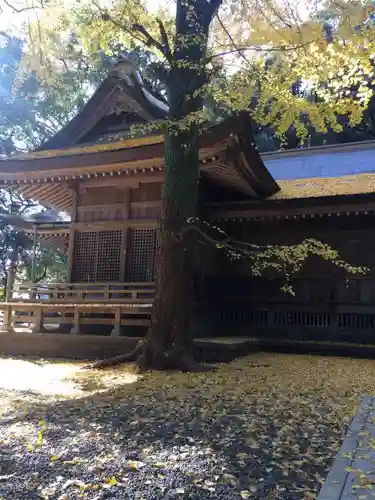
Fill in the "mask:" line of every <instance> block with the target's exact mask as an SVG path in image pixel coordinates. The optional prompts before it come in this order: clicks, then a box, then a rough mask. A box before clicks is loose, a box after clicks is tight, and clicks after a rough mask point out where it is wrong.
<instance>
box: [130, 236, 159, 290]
mask: <svg viewBox="0 0 375 500" xmlns="http://www.w3.org/2000/svg"><path fill="white" fill-rule="evenodd" d="M129 236H130V237H129V246H128V251H129V259H128V266H127V275H128V277H127V279H129V281H153V280H154V279H155V272H156V269H155V256H156V251H157V246H158V238H157V231H156V229H132V230H131V231H130V235H129Z"/></svg>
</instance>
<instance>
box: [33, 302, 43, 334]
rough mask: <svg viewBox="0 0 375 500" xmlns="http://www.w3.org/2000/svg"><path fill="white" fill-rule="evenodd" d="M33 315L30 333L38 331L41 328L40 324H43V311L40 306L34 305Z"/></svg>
mask: <svg viewBox="0 0 375 500" xmlns="http://www.w3.org/2000/svg"><path fill="white" fill-rule="evenodd" d="M33 316H34V317H35V319H34V326H33V328H32V333H40V332H41V330H42V325H43V312H42V308H41V307H36V308H35V309H34V313H33Z"/></svg>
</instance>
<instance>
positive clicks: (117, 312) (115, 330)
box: [111, 307, 121, 337]
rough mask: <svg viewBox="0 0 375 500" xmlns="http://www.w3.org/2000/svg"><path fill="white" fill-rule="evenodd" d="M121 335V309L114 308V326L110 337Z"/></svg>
mask: <svg viewBox="0 0 375 500" xmlns="http://www.w3.org/2000/svg"><path fill="white" fill-rule="evenodd" d="M120 333H121V308H120V307H116V309H115V324H114V328H113V330H112V332H111V336H112V337H119V336H120Z"/></svg>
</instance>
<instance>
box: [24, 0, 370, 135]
mask: <svg viewBox="0 0 375 500" xmlns="http://www.w3.org/2000/svg"><path fill="white" fill-rule="evenodd" d="M105 5H106V3H105V2H99V1H98V2H91V1H90V2H80V1H74V0H71V2H68V3H66V2H61V0H53V1H52V0H51V1H50V2H49V3H48V4H47V6H46V7H45V8H44V9H39V10H38V22H35V23H34V24H32V26H31V27H32V29H31V31H30V32H31V37H30V42H31V43H30V51H29V53H28V56H27V61H26V63H27V64H29V65H31V67H32V68H33V69H35V70H36V71H37V72H38V73H39V75H40V76H42V77H43V78H48V79H50V81H52V82H53V79H54V78H55V79H56V78H59V74H60V73H61V71H62V70H63V63H62V61H69V58H71V57H72V56H74V53H75V51H76V50H77V47H78V46H79V50H81V51H82V54H85V55H87V54H90V55H91V56H95V54H97V53H98V52H99V50H104V51H106V52H107V53H108V54H110V55H117V54H116V48H118V47H119V46H122V47H124V46H125V47H130V48H134V47H137V46H139V47H142V48H144V47H145V45H147V47H148V49H150V50H152V51H154V53H155V55H156V56H158V58H159V60H160V73H161V74H162V73H163V72H165V69H166V68H168V67H169V66H170V61H168V57H166V50H165V49H164V47H165V46H166V42H168V40H169V42H168V43H169V44H170V45H172V43H173V37H174V34H175V29H176V26H175V22H174V12H173V5H172V6H171V7H170V8H162V7H160V8H159V9H158V10H156V11H154V10H153V11H152V12H150V10H148V8H147V7H148V3H147V2H141V1H138V0H116V1H115V2H113V3H112V6H111V8H110V9H108V10H106V9H105ZM163 5H164V4H163ZM52 11H53V16H51V13H52ZM373 13H374V6H373V4H372V2H359V1H342V2H337V1H336V0H333V1H328V2H321V1H320V0H313V1H312V2H298V3H296V2H289V0H242V1H241V2H234V1H230V2H223V3H222V5H221V8H220V9H219V11H218V13H217V15H216V16H215V18H214V21H213V23H212V25H211V30H210V35H209V41H208V47H207V57H206V58H205V59H204V60H202V61H201V64H202V66H204V67H206V68H207V71H208V75H209V77H208V81H207V82H206V83H205V85H203V86H202V88H201V90H200V92H201V93H202V94H203V95H204V96H208V95H209V96H210V97H212V96H214V98H215V100H216V101H217V102H219V103H221V104H224V105H225V107H226V109H227V110H228V111H233V110H235V111H238V110H244V109H248V110H249V112H250V113H251V114H252V116H253V118H254V121H255V122H256V123H258V124H261V125H264V126H270V125H271V126H272V128H273V129H274V130H275V132H276V134H278V135H279V136H282V135H283V134H285V132H286V131H287V130H288V129H289V128H290V127H291V126H292V127H294V128H295V129H296V131H297V135H298V136H299V137H300V138H302V139H303V138H305V137H306V135H307V134H308V131H309V129H311V127H313V128H314V129H315V130H317V131H320V132H325V131H327V129H328V128H330V129H332V130H334V131H337V130H340V128H341V127H342V125H341V123H340V122H339V121H338V120H337V117H338V116H345V117H347V120H348V122H349V124H350V125H354V124H357V123H359V122H360V121H361V118H362V113H363V110H364V109H365V107H366V106H367V104H368V102H369V100H370V98H371V95H372V89H371V88H370V87H369V82H371V81H372V80H373V77H374V58H375V38H374V37H375V26H374V24H373ZM103 14H105V15H103ZM160 21H161V22H162V24H163V31H164V35H165V38H164V37H163V34H161V33H160ZM163 38H164V39H163ZM155 41H156V42H157V43H156V44H155V43H154V42H155ZM218 69H220V70H221V71H222V70H223V69H224V74H226V78H225V79H223V78H217V72H218ZM221 74H222V73H221ZM296 82H300V83H302V86H300V87H302V88H303V89H304V90H303V92H298V93H296V92H295V91H294V86H295V83H296ZM191 119H192V120H193V121H195V122H196V121H198V122H200V123H205V122H206V121H207V110H205V109H203V110H201V111H200V112H199V113H195V114H194V116H193V117H191ZM185 120H187V118H185ZM180 126H181V127H182V126H183V124H182V123H180Z"/></svg>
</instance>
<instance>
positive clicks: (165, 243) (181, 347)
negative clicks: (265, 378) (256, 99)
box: [93, 0, 222, 370]
mask: <svg viewBox="0 0 375 500" xmlns="http://www.w3.org/2000/svg"><path fill="white" fill-rule="evenodd" d="M221 2H222V0H211V1H209V0H178V1H177V13H176V38H175V43H174V51H173V53H172V54H171V57H172V60H171V61H170V66H171V67H170V71H169V77H168V82H167V87H168V98H169V99H168V101H169V106H170V111H169V116H168V122H167V127H166V128H167V130H166V132H165V162H164V189H163V204H162V217H161V228H160V229H161V230H160V237H161V247H160V254H159V260H158V274H157V280H156V293H155V299H154V305H153V310H152V317H151V326H150V329H149V331H148V334H147V335H146V338H145V339H144V341H143V342H142V343H141V345H139V346H138V347H137V348H136V349H135V351H133V353H131V354H130V355H129V356H126V355H125V356H117V357H116V358H114V359H112V360H107V361H104V362H99V363H95V364H94V365H93V367H103V366H110V365H113V364H115V363H117V362H121V361H124V360H127V359H131V358H133V357H134V356H135V355H137V356H138V355H139V357H138V361H137V362H138V365H139V366H140V368H142V369H151V368H153V369H181V370H192V369H194V370H195V369H197V365H196V364H195V363H194V360H193V358H192V354H191V349H190V347H191V343H192V342H191V332H190V331H189V323H190V313H191V305H192V274H193V250H194V241H193V237H192V235H191V232H187V231H185V229H186V227H187V225H188V223H189V222H188V221H189V219H190V218H194V217H196V216H197V210H198V183H199V147H198V135H199V128H200V123H198V122H199V120H198V119H197V118H195V119H194V116H195V117H196V113H197V112H199V111H201V110H202V109H203V98H202V92H200V91H201V89H202V87H203V85H204V83H205V82H206V78H207V75H206V68H205V67H206V63H205V58H206V52H207V39H208V30H209V26H210V24H211V21H212V19H213V16H214V15H215V14H216V12H217V9H218V8H219V6H220V4H221Z"/></svg>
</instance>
